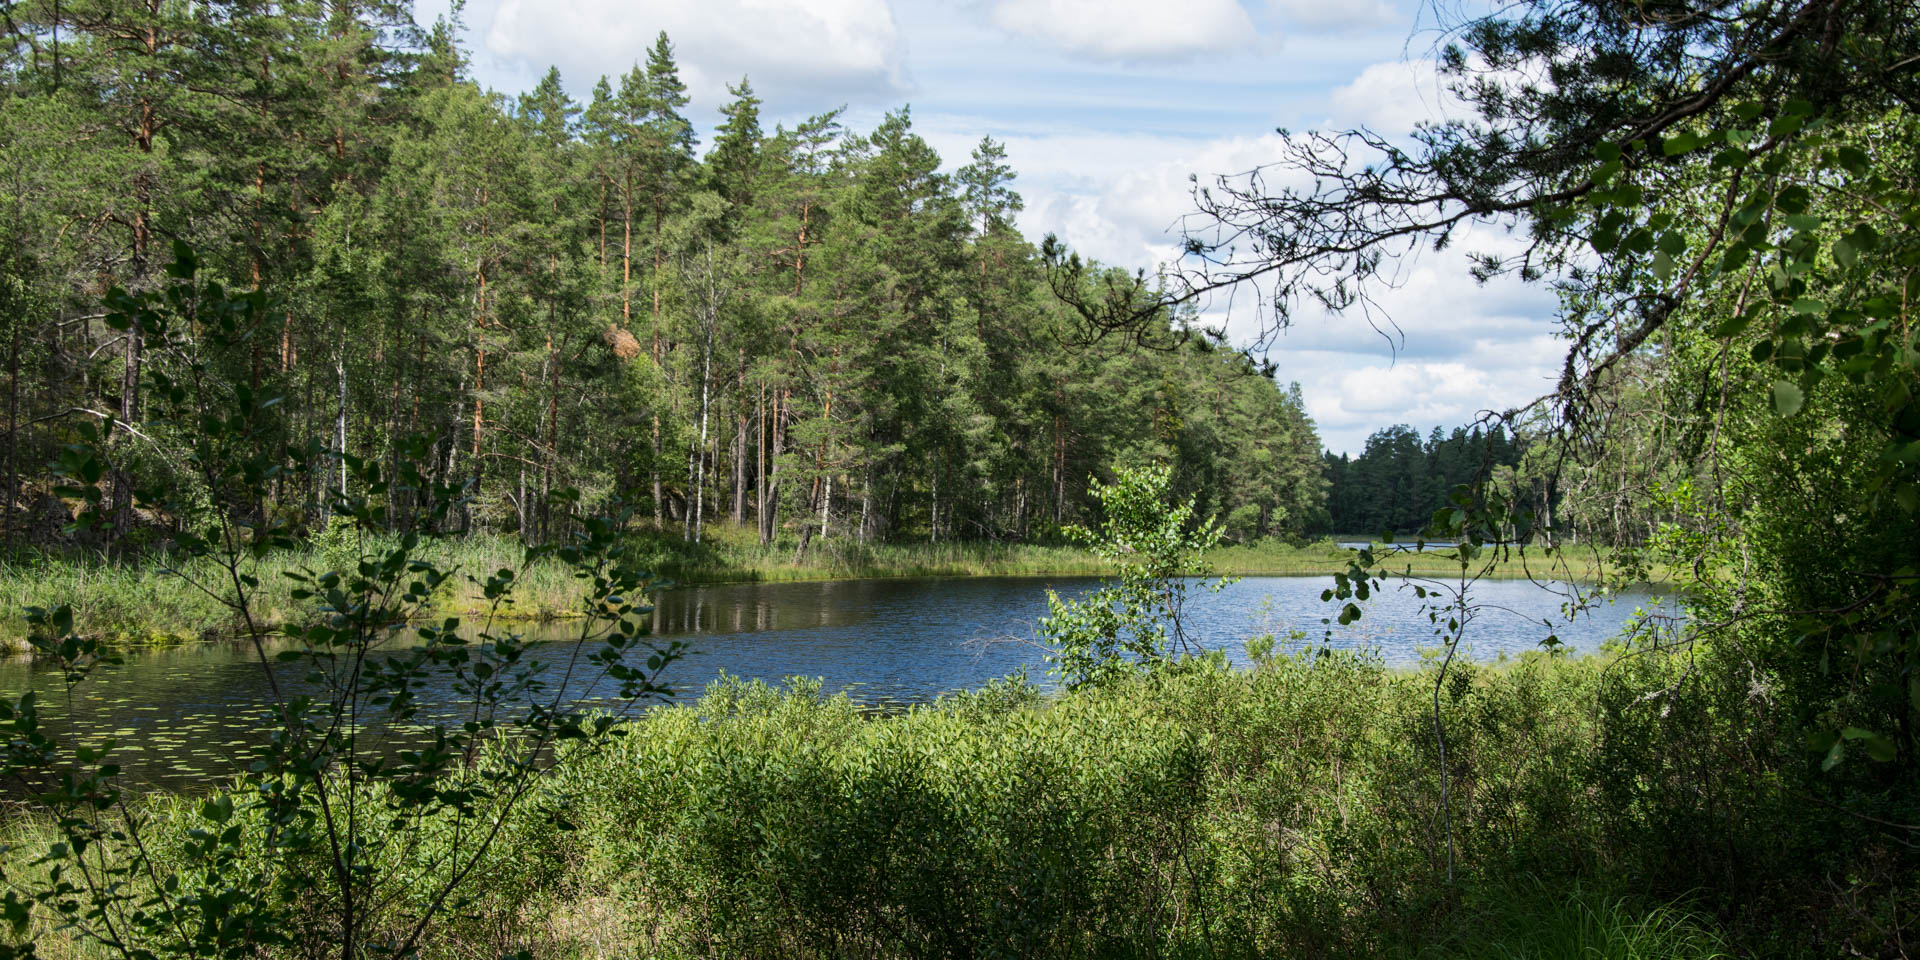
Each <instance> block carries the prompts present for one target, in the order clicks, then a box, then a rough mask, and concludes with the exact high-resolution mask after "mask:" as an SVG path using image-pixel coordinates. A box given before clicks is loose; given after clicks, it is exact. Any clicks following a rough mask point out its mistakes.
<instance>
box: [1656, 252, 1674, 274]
mask: <svg viewBox="0 0 1920 960" xmlns="http://www.w3.org/2000/svg"><path fill="white" fill-rule="evenodd" d="M1653 275H1654V276H1655V277H1656V278H1658V279H1660V280H1661V281H1663V282H1664V281H1665V280H1666V279H1667V278H1668V277H1671V276H1673V258H1672V257H1669V256H1667V252H1666V251H1665V250H1661V251H1658V252H1656V253H1654V255H1653Z"/></svg>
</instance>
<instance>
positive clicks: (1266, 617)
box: [0, 576, 1652, 785]
mask: <svg viewBox="0 0 1920 960" xmlns="http://www.w3.org/2000/svg"><path fill="white" fill-rule="evenodd" d="M1098 582H1099V581H1097V580H1095V579H1092V578H1061V577H1055V578H1039V577H1017V578H1015V577H1006V578H1001V577H982V578H970V579H950V580H930V579H928V580H844V581H811V582H796V583H750V584H726V585H716V586H705V587H683V588H677V589H673V590H668V591H665V592H663V593H662V594H661V595H660V596H659V597H657V598H656V606H655V609H654V612H653V614H652V617H651V626H652V630H653V633H654V634H655V635H656V636H658V637H661V638H671V639H677V640H683V641H686V642H687V643H689V644H690V645H691V647H692V648H693V653H692V654H691V655H690V656H689V657H688V658H687V659H686V660H684V661H681V662H680V663H677V664H674V665H673V666H672V668H671V670H670V673H669V679H670V680H671V681H672V682H673V683H674V684H675V686H676V687H678V688H679V689H680V690H681V691H683V692H685V693H689V694H691V693H697V692H698V691H699V690H700V688H702V687H704V686H705V685H706V684H707V683H708V682H710V681H711V680H713V679H714V678H715V677H717V676H719V675H720V674H721V673H722V672H723V671H724V672H725V673H728V674H732V675H735V676H740V677H748V678H761V679H765V680H768V681H779V680H782V679H784V678H787V677H793V676H801V677H820V678H822V679H823V680H824V681H825V687H826V689H827V690H829V691H845V692H846V693H847V694H848V695H849V696H851V697H853V698H855V699H857V700H860V701H861V702H863V703H865V704H868V705H870V706H872V707H873V708H875V709H881V710H885V709H898V708H900V707H902V706H905V705H909V704H913V703H922V702H926V701H928V700H931V699H933V698H935V697H937V696H938V695H940V694H942V693H945V692H949V691H954V690H961V689H966V688H971V687H976V686H979V685H980V684H982V683H985V682H987V681H989V680H992V679H995V678H998V677H1004V676H1006V675H1007V674H1009V673H1011V672H1013V671H1014V670H1016V669H1018V668H1020V667H1026V668H1027V669H1028V671H1029V674H1030V675H1031V676H1032V677H1033V678H1034V679H1035V680H1036V681H1039V682H1041V683H1042V684H1046V683H1047V677H1046V667H1045V662H1044V651H1043V650H1042V649H1041V648H1040V647H1039V646H1038V645H1037V643H1036V642H1035V624H1036V622H1037V621H1038V619H1039V618H1040V617H1041V616H1043V615H1044V614H1045V613H1046V609H1047V601H1046V597H1047V590H1048V589H1054V590H1058V591H1060V592H1061V593H1063V594H1068V595H1076V594H1080V593H1084V592H1085V591H1087V590H1089V589H1091V588H1092V587H1094V586H1095V585H1097V583H1098ZM1330 582H1331V581H1330V579H1329V578H1327V577H1324V576H1313V577H1248V578H1246V579H1244V580H1241V581H1239V582H1238V583H1235V584H1232V585H1230V586H1228V587H1227V588H1226V589H1224V590H1222V591H1220V592H1218V593H1208V592H1206V591H1195V592H1193V593H1192V595H1191V599H1190V601H1189V603H1188V608H1187V613H1186V617H1185V623H1186V625H1187V631H1188V634H1189V635H1190V636H1192V637H1194V638H1196V639H1197V640H1198V641H1199V643H1200V644H1201V645H1203V646H1205V647H1208V648H1211V649H1219V650H1224V651H1226V653H1227V655H1228V656H1229V657H1230V658H1231V659H1232V660H1233V661H1234V662H1236V663H1240V664H1245V663H1246V662H1247V659H1248V658H1247V655H1246V651H1245V649H1244V644H1245V642H1246V641H1247V640H1248V639H1249V638H1251V637H1255V636H1260V635H1263V634H1272V635H1275V636H1277V637H1281V638H1284V637H1286V635H1287V634H1288V632H1289V631H1291V630H1299V631H1303V632H1304V633H1306V634H1307V642H1308V643H1309V644H1310V645H1312V646H1321V645H1329V646H1333V647H1338V648H1345V649H1359V648H1368V649H1373V650H1375V651H1377V652H1378V653H1379V655H1380V656H1381V657H1382V659H1384V660H1385V661H1387V662H1388V663H1391V664H1400V665H1410V664H1415V663H1418V662H1419V660H1420V658H1421V656H1422V651H1423V650H1427V649H1430V648H1431V647H1433V646H1434V643H1435V640H1434V636H1433V632H1432V631H1433V627H1432V625H1431V624H1430V623H1429V622H1428V621H1427V618H1426V615H1425V612H1424V611H1423V609H1422V606H1421V601H1420V600H1419V599H1417V598H1416V597H1415V596H1414V595H1413V593H1412V591H1411V589H1388V590H1387V591H1385V592H1383V593H1381V594H1376V595H1375V597H1374V598H1373V599H1372V600H1371V601H1370V602H1369V603H1367V604H1365V605H1363V606H1364V607H1365V608H1366V616H1365V617H1363V618H1362V619H1361V620H1360V621H1359V622H1358V623H1355V624H1353V625H1351V626H1348V627H1340V626H1338V625H1335V626H1333V628H1332V635H1331V637H1326V636H1323V634H1324V632H1325V630H1326V629H1327V627H1326V626H1325V625H1323V624H1322V622H1321V621H1322V618H1324V617H1330V616H1333V615H1334V613H1335V611H1336V609H1337V605H1336V604H1327V603H1322V602H1321V600H1320V593H1321V591H1322V590H1325V589H1326V588H1327V587H1328V586H1329V585H1330ZM1560 586H1561V590H1564V585H1560ZM1561 590H1555V589H1548V588H1547V587H1543V586H1541V585H1539V584H1535V583H1533V582H1530V581H1525V580H1498V581H1486V582H1483V583H1481V584H1479V585H1477V586H1476V587H1475V591H1474V599H1475V601H1476V602H1477V603H1479V604H1482V605H1484V607H1483V609H1482V610H1481V612H1480V613H1479V614H1478V615H1477V617H1476V618H1475V619H1474V621H1473V622H1472V623H1471V624H1470V626H1469V628H1468V632H1467V637H1466V642H1467V646H1466V650H1465V653H1466V654H1467V655H1468V656H1471V657H1474V658H1476V659H1480V660H1492V659H1496V658H1498V657H1500V656H1502V655H1512V654H1516V653H1519V652H1521V651H1524V650H1531V649H1535V648H1537V646H1538V645H1539V643H1540V641H1541V640H1542V639H1543V638H1545V637H1546V636H1547V635H1548V634H1549V633H1553V634H1556V635H1557V636H1558V637H1559V638H1560V639H1561V641H1563V642H1564V643H1565V644H1566V645H1567V646H1568V647H1570V648H1572V649H1574V650H1577V651H1583V652H1584V651H1591V650H1594V649H1596V648H1598V647H1599V646H1600V644H1601V643H1603V642H1604V641H1606V640H1607V639H1608V638H1610V637H1613V636H1615V635H1616V634H1618V633H1619V631H1620V629H1621V626H1622V625H1623V624H1624V623H1625V621H1626V620H1627V619H1628V618H1629V617H1630V616H1631V615H1632V614H1633V612H1634V610H1635V608H1636V607H1637V606H1640V605H1643V604H1647V603H1650V602H1651V601H1652V598H1651V597H1650V596H1649V595H1647V594H1630V595H1625V596H1621V597H1619V598H1618V599H1617V600H1616V601H1615V602H1613V603H1611V604H1605V605H1601V606H1599V607H1597V608H1595V609H1593V610H1591V611H1589V612H1587V613H1586V614H1585V615H1583V616H1582V617H1580V618H1578V619H1577V620H1575V621H1574V622H1572V623H1570V624H1569V623H1566V622H1564V620H1563V618H1562V617H1561V612H1560V611H1561V605H1562V604H1563V603H1564V602H1565V600H1566V598H1565V597H1564V596H1563V595H1562V593H1561ZM1548 620H1552V621H1554V622H1555V626H1553V627H1551V628H1550V627H1548V626H1547V625H1546V623H1545V622H1543V621H1548ZM517 629H521V630H523V631H525V632H527V633H528V634H529V635H533V636H540V637H543V638H554V639H560V638H563V637H565V636H567V635H568V632H569V625H567V624H565V623H559V624H547V625H540V624H524V625H518V626H517ZM556 656H557V654H556ZM253 657H254V655H253V653H252V649H251V647H248V646H245V645H241V644H233V643H207V644H191V645H184V646H177V647H164V648H155V649H138V650H131V651H128V652H127V654H126V663H125V664H123V665H120V666H115V667H107V668H104V669H103V670H102V671H100V672H99V673H98V674H96V675H95V676H94V677H93V678H91V679H89V680H88V681H87V682H86V683H85V684H83V685H81V686H80V687H79V688H77V690H76V691H75V694H76V697H77V703H76V707H77V709H76V710H75V714H76V715H77V716H79V717H80V718H81V721H82V725H81V730H82V731H83V732H84V733H86V734H87V735H89V736H107V735H111V736H115V737H116V738H117V739H118V740H119V742H120V744H121V745H120V747H119V748H118V750H117V753H118V755H119V756H120V759H121V762H122V763H123V764H124V765H125V766H126V767H127V769H128V773H129V775H130V776H131V777H133V778H134V779H136V780H140V781H143V782H152V783H160V784H167V785H178V784H180V783H182V782H186V781H191V780H194V779H200V778H205V777H208V776H215V775H219V774H222V773H225V772H229V771H231V770H233V769H235V768H236V767H237V766H239V765H241V764H240V762H239V758H240V757H241V756H242V755H243V754H244V752H245V750H246V748H247V746H248V744H249V742H250V740H249V739H248V738H249V736H250V735H251V731H252V729H253V720H252V718H253V717H255V716H257V715H258V714H257V711H256V708H257V707H258V706H259V705H260V704H261V703H263V702H265V700H266V696H267V691H266V683H265V680H264V678H263V677H262V675H261V671H260V666H259V664H258V662H257V661H256V660H255V659H254V658H253ZM281 669H282V670H284V671H285V673H284V674H283V675H285V676H289V677H294V676H297V675H298V669H297V665H288V666H283V667H282V668H281ZM27 687H31V688H33V689H35V690H38V691H41V698H42V701H43V703H46V704H47V706H48V711H49V713H61V712H64V710H63V709H62V708H61V707H60V705H59V698H60V697H61V696H62V695H61V694H60V693H59V691H60V681H59V676H58V674H57V673H55V672H54V671H52V670H50V669H47V668H46V666H45V665H41V664H35V663H33V662H32V661H30V660H27V659H25V658H15V659H11V660H4V661H0V689H5V690H7V691H8V692H9V693H11V694H13V695H16V696H17V695H18V694H19V693H20V692H21V691H22V690H23V689H25V688H27ZM582 693H583V694H584V695H586V696H588V697H593V696H597V695H601V694H604V693H606V691H596V690H585V691H582ZM60 726H64V724H61V725H60ZM55 729H59V727H58V726H57V727H56V728H55Z"/></svg>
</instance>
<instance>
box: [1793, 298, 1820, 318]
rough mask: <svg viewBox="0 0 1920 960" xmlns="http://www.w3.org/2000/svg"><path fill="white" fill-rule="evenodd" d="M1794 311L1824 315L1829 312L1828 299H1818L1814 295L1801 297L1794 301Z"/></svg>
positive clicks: (1810, 314)
mask: <svg viewBox="0 0 1920 960" xmlns="http://www.w3.org/2000/svg"><path fill="white" fill-rule="evenodd" d="M1793 312H1794V313H1804V314H1808V315H1809V316H1816V317H1817V316H1823V315H1825V314H1826V312H1827V304H1826V301H1824V300H1816V299H1814V298H1813V297H1801V298H1800V299H1798V300H1795V301H1794V302H1793Z"/></svg>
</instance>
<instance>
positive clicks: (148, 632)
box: [0, 524, 1608, 652]
mask: <svg viewBox="0 0 1920 960" xmlns="http://www.w3.org/2000/svg"><path fill="white" fill-rule="evenodd" d="M633 536H634V546H635V547H636V549H638V550H639V551H640V553H641V555H642V558H643V562H644V563H645V564H646V565H647V566H648V567H649V568H650V569H652V570H653V571H654V572H655V573H657V574H658V575H659V576H661V577H662V578H664V579H666V580H668V581H671V582H674V583H678V584H707V583H752V582H784V581H802V580H851V579H872V578H897V577H1018V576H1033V577H1040V576H1046V577H1068V576H1089V577H1095V576H1104V575H1106V574H1108V573H1109V572H1111V568H1110V567H1109V565H1108V564H1107V563H1105V562H1104V561H1102V560H1101V559H1100V558H1099V557H1098V556H1096V555H1094V554H1093V553H1092V552H1090V551H1087V550H1084V549H1081V548H1078V547H1075V546H1069V545H1060V544H1039V543H1005V542H983V541H963V542H943V543H863V542H860V541H858V540H855V539H850V538H844V537H834V538H828V539H816V540H815V541H814V542H813V543H812V544H811V545H810V547H809V549H808V550H807V551H806V553H805V554H800V553H799V552H798V550H797V549H796V546H797V545H796V543H795V542H794V541H793V539H792V538H791V537H790V536H789V537H786V538H784V539H783V540H781V541H779V542H776V543H773V544H770V545H762V544H761V543H760V542H759V539H758V537H757V535H756V533H755V531H754V530H753V529H752V528H751V527H747V526H740V525H733V524H714V525H710V526H709V527H708V528H707V530H706V536H704V537H703V539H702V542H700V543H689V542H687V541H686V540H684V539H682V538H681V536H680V534H679V532H678V531H660V530H648V529H640V530H636V531H635V532H634V534H633ZM363 546H364V547H365V548H366V549H372V548H373V547H374V546H377V544H365V545H363ZM423 549H424V555H425V556H427V557H429V558H430V559H432V560H434V561H435V562H437V563H439V564H441V565H442V566H443V567H448V568H456V569H458V570H460V571H461V572H462V573H463V574H465V576H460V577H456V578H454V579H453V581H452V582H450V583H449V584H448V586H447V587H446V588H445V589H443V590H442V592H441V595H440V596H439V597H437V598H436V603H435V608H434V611H433V613H434V614H435V615H448V616H462V617H472V616H476V615H480V614H485V613H489V612H493V613H497V614H498V615H500V616H503V617H506V618H511V619H524V620H551V619H561V618H565V617H569V616H572V615H573V614H574V613H575V612H576V610H577V606H578V600H579V596H580V586H579V584H578V583H577V582H576V581H575V580H574V579H573V578H572V577H571V576H570V575H569V574H568V572H567V571H566V569H565V568H564V567H563V566H562V565H560V564H558V563H535V564H532V565H530V566H527V567H525V568H524V569H521V566H522V563H521V561H522V558H523V556H524V551H525V547H524V546H523V545H522V544H521V543H520V542H519V541H518V540H517V539H516V538H513V537H509V536H473V537H450V538H442V539H436V540H432V541H429V542H428V543H427V544H426V545H425V546H424V548H423ZM1354 554H1355V552H1354V551H1352V550H1348V549H1344V548H1342V547H1340V546H1339V545H1338V543H1337V542H1336V541H1333V540H1321V541H1318V542H1316V543H1311V544H1305V545H1296V544H1289V543H1284V542H1279V541H1261V542H1257V543H1251V544H1236V545H1230V546H1227V547H1224V548H1221V549H1219V550H1216V551H1214V552H1213V553H1212V554H1211V555H1210V556H1209V558H1208V559H1209V561H1210V562H1211V563H1212V566H1213V569H1214V571H1215V572H1216V573H1219V574H1222V575H1232V576H1328V575H1331V574H1333V573H1337V572H1343V571H1345V570H1346V569H1347V567H1348V564H1349V563H1350V562H1351V561H1352V560H1353V558H1354ZM352 555H353V551H352V550H347V551H345V552H344V553H340V552H339V551H337V550H336V551H334V552H329V551H328V550H326V549H323V548H320V547H317V546H316V547H309V548H306V549H302V550H294V551H286V552H281V553H277V554H273V555H270V556H268V557H266V558H265V559H263V560H261V561H260V562H259V564H258V566H257V568H255V569H253V570H252V572H253V573H254V575H256V576H258V577H259V578H260V581H261V588H260V589H259V590H258V591H256V593H255V597H254V603H255V609H254V615H255V617H256V619H258V620H261V621H264V622H267V623H272V624H280V623H288V622H293V621H294V620H296V619H297V618H299V617H301V616H303V615H305V613H306V612H305V611H304V610H303V609H302V608H300V607H299V606H298V605H296V604H294V603H293V602H292V601H291V600H289V599H288V598H287V596H286V589H285V588H286V587H288V586H290V584H289V583H288V581H287V580H286V579H285V578H284V576H283V575H284V573H285V572H287V571H295V570H300V569H303V568H304V569H311V570H325V569H333V568H338V567H340V566H342V565H343V564H344V563H345V562H347V560H348V559H350V558H351V556H352ZM503 568H512V569H516V570H520V577H519V579H518V581H517V582H516V585H515V589H514V592H513V601H512V603H511V605H510V606H507V607H504V608H500V609H498V610H492V609H491V608H490V606H489V603H488V601H487V599H486V598H485V596H484V595H483V593H482V591H481V589H480V586H479V584H478V583H477V582H476V580H484V579H485V577H486V576H487V575H488V574H489V573H491V572H492V571H495V570H499V569H503ZM1459 569H1460V568H1459V565H1458V563H1457V562H1456V561H1455V560H1453V559H1452V558H1450V557H1448V556H1445V555H1442V554H1436V553H1415V552H1403V553H1400V554H1396V555H1394V556H1393V557H1392V558H1391V559H1390V560H1389V562H1388V563H1387V570H1388V571H1389V572H1391V573H1394V574H1407V575H1412V576H1429V577H1446V576H1451V575H1456V574H1458V573H1459ZM1607 572H1608V570H1607V567H1606V564H1605V562H1604V558H1603V554H1602V552H1601V551H1599V550H1597V549H1595V548H1593V547H1588V546H1584V545H1582V546H1577V547H1563V548H1562V549H1561V551H1560V553H1559V555H1558V556H1557V557H1555V558H1553V559H1552V560H1551V561H1545V560H1542V559H1541V558H1540V557H1539V556H1538V554H1537V553H1536V554H1534V555H1532V556H1530V557H1528V558H1525V559H1522V558H1519V557H1517V556H1516V557H1514V558H1510V559H1508V560H1506V561H1504V562H1501V563H1497V564H1494V565H1493V567H1492V572H1491V574H1490V576H1492V577H1495V578H1520V577H1535V578H1540V579H1593V578H1597V577H1599V576H1601V575H1603V574H1605V573H1607ZM225 579H226V577H225V573H224V571H222V570H220V569H219V568H217V567H216V566H214V565H213V564H212V563H210V562H207V561H204V560H180V559H177V558H170V557H167V556H164V555H149V556H147V557H144V558H140V559H136V560H130V561H124V562H105V561H102V560H100V559H98V558H87V557H54V556H42V557H34V558H27V559H17V560H13V561H7V562H0V610H4V614H0V652H4V651H8V650H21V649H24V648H25V639H24V638H25V631H26V623H25V617H24V614H23V611H24V609H25V608H27V607H30V606H39V607H51V606H54V605H57V604H61V603H69V604H72V605H73V607H74V619H75V622H76V623H77V624H78V625H79V626H80V628H81V629H82V630H83V631H85V632H87V633H88V634H90V635H93V636H99V637H103V638H106V639H109V640H112V641H114V642H117V643H122V644H128V645H141V644H148V645H164V644H171V643H180V642H186V641H192V640H200V639H218V638H221V637H230V636H234V635H236V634H237V633H238V632H239V626H240V625H239V624H238V623H236V622H235V620H234V617H233V614H232V611H231V610H229V609H228V608H227V607H226V606H225V605H224V604H223V603H221V602H220V600H219V599H217V598H216V597H215V596H214V595H212V594H210V593H209V592H208V591H207V590H204V589H201V588H200V587H197V586H195V584H196V583H199V584H204V585H208V586H210V587H211V588H212V589H213V591H214V592H216V593H217V592H220V591H221V587H220V584H222V583H224V582H225Z"/></svg>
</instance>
